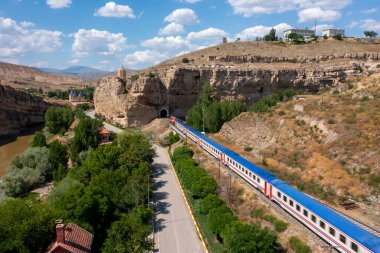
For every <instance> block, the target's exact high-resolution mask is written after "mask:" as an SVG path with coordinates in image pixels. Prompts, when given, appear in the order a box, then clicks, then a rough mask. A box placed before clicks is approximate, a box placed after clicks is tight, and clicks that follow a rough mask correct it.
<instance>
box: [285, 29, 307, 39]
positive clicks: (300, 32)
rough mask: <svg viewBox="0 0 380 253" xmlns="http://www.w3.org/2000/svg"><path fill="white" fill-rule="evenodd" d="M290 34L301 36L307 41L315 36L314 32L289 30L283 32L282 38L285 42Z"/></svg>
mask: <svg viewBox="0 0 380 253" xmlns="http://www.w3.org/2000/svg"><path fill="white" fill-rule="evenodd" d="M291 33H295V34H298V35H302V36H303V37H304V39H305V40H308V39H310V38H311V37H313V36H315V31H314V30H309V29H302V28H290V29H288V30H285V31H284V38H285V39H286V40H288V36H289V35H290V34H291Z"/></svg>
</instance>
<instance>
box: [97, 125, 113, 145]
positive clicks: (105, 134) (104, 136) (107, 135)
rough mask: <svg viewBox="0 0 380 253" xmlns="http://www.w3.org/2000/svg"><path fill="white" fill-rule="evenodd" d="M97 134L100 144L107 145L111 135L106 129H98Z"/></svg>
mask: <svg viewBox="0 0 380 253" xmlns="http://www.w3.org/2000/svg"><path fill="white" fill-rule="evenodd" d="M99 133H100V135H101V142H100V144H105V143H109V141H110V135H111V133H110V132H109V131H108V130H107V129H105V128H104V127H102V128H99Z"/></svg>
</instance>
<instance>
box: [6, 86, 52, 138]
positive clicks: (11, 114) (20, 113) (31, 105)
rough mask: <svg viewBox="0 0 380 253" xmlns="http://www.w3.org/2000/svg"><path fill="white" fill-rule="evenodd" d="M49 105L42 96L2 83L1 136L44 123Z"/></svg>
mask: <svg viewBox="0 0 380 253" xmlns="http://www.w3.org/2000/svg"><path fill="white" fill-rule="evenodd" d="M48 107H49V104H48V103H46V102H45V101H43V99H42V98H41V97H38V96H34V95H31V94H28V93H26V92H22V91H18V90H15V89H13V88H11V87H8V86H3V85H0V137H1V136H7V135H14V134H18V133H19V132H20V131H22V130H23V129H25V128H27V127H29V126H33V125H36V124H40V123H43V122H44V121H45V112H46V111H47V109H48Z"/></svg>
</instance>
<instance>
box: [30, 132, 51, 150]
mask: <svg viewBox="0 0 380 253" xmlns="http://www.w3.org/2000/svg"><path fill="white" fill-rule="evenodd" d="M46 145H47V144H46V137H45V135H44V133H43V132H39V131H38V132H36V133H35V134H34V135H33V138H32V140H31V141H30V143H29V146H31V147H33V148H35V147H45V146H46Z"/></svg>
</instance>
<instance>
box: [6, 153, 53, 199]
mask: <svg viewBox="0 0 380 253" xmlns="http://www.w3.org/2000/svg"><path fill="white" fill-rule="evenodd" d="M49 157H50V154H49V149H48V148H46V147H43V148H39V147H37V148H29V149H27V150H26V151H25V152H24V153H22V154H21V155H19V156H16V158H14V159H13V160H12V162H11V164H10V165H9V167H8V171H7V174H6V175H5V176H4V178H3V184H2V188H3V189H4V192H5V194H6V195H7V196H9V197H18V196H21V195H23V194H25V193H27V192H28V191H30V190H31V189H33V188H34V187H37V186H39V185H41V184H42V183H44V182H45V181H46V180H47V179H48V178H50V177H51V175H52V173H53V170H52V164H51V163H50V160H49Z"/></svg>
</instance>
